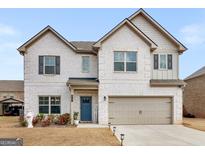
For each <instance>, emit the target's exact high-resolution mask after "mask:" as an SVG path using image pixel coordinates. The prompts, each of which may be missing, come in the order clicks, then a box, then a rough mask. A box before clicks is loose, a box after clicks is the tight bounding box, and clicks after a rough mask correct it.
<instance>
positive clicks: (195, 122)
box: [183, 118, 205, 131]
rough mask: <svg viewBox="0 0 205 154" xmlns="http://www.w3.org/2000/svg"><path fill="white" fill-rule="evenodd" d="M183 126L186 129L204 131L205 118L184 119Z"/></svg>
mask: <svg viewBox="0 0 205 154" xmlns="http://www.w3.org/2000/svg"><path fill="white" fill-rule="evenodd" d="M183 125H184V126H186V127H190V128H194V129H198V130H201V131H205V118H184V119H183Z"/></svg>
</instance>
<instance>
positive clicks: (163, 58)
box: [159, 54, 167, 70]
mask: <svg viewBox="0 0 205 154" xmlns="http://www.w3.org/2000/svg"><path fill="white" fill-rule="evenodd" d="M159 69H162V70H165V69H167V55H166V54H160V55H159Z"/></svg>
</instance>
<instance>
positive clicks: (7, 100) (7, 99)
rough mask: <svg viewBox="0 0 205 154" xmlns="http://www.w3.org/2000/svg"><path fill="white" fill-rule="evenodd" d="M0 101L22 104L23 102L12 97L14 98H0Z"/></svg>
mask: <svg viewBox="0 0 205 154" xmlns="http://www.w3.org/2000/svg"><path fill="white" fill-rule="evenodd" d="M0 103H2V104H3V103H6V104H23V103H24V102H23V101H22V100H18V99H14V98H6V99H3V100H0Z"/></svg>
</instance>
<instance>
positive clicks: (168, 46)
mask: <svg viewBox="0 0 205 154" xmlns="http://www.w3.org/2000/svg"><path fill="white" fill-rule="evenodd" d="M131 21H132V22H133V23H134V24H135V25H136V26H137V27H138V28H139V29H140V30H142V31H143V32H144V33H145V34H146V35H147V36H148V37H149V38H150V39H152V40H153V41H154V42H155V43H156V44H157V45H158V47H157V49H156V50H155V51H154V52H153V53H152V54H151V68H152V72H151V73H152V74H151V76H152V79H178V71H179V70H178V67H179V64H178V63H179V62H178V57H179V53H178V49H177V47H176V45H175V44H174V43H173V42H172V41H171V40H170V39H169V38H167V37H166V36H165V35H164V34H163V33H162V32H160V31H159V29H157V28H156V27H154V26H153V25H152V24H151V23H150V22H149V21H147V20H146V19H145V17H143V16H142V15H141V14H139V15H137V16H136V17H135V18H133V19H132V20H131ZM160 53H165V54H172V55H173V67H172V70H168V69H167V70H154V69H153V68H154V66H153V54H160Z"/></svg>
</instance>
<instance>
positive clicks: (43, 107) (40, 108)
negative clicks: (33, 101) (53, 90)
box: [39, 106, 49, 114]
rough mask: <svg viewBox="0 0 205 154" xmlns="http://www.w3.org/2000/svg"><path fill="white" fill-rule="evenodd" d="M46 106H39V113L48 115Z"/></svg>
mask: <svg viewBox="0 0 205 154" xmlns="http://www.w3.org/2000/svg"><path fill="white" fill-rule="evenodd" d="M48 112H49V111H48V106H39V113H43V114H48Z"/></svg>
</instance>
